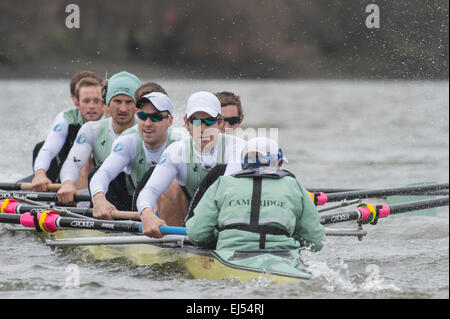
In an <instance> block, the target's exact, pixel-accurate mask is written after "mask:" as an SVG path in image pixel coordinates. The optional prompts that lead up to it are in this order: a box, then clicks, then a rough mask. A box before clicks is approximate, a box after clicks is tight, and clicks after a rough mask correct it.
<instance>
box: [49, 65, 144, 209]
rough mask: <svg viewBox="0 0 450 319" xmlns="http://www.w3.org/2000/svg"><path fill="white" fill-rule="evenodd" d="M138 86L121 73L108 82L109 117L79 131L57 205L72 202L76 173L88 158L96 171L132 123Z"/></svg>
mask: <svg viewBox="0 0 450 319" xmlns="http://www.w3.org/2000/svg"><path fill="white" fill-rule="evenodd" d="M140 85H141V81H140V80H139V79H138V78H137V77H136V76H135V75H133V74H131V73H128V72H125V71H123V72H120V73H117V74H115V75H113V76H112V77H111V78H110V79H109V80H108V86H107V89H106V92H104V99H105V101H104V102H105V104H106V105H107V108H108V113H109V115H110V117H109V118H106V119H103V120H100V121H92V122H88V123H86V124H84V125H83V126H82V127H81V128H80V130H79V132H78V135H77V138H76V140H75V143H74V145H73V147H72V148H71V150H70V152H69V155H68V157H67V160H66V161H65V163H64V165H63V167H62V169H61V182H62V187H61V189H60V190H59V191H58V193H57V196H58V201H59V202H61V203H64V204H69V203H72V202H73V195H75V194H77V189H76V187H75V183H76V182H77V178H78V173H79V171H80V169H81V168H82V167H83V166H84V164H85V163H86V162H87V161H88V159H89V158H90V157H92V158H93V161H94V165H95V168H94V169H96V168H98V167H100V166H101V164H102V163H103V162H104V161H105V159H106V158H107V157H108V155H109V154H110V153H111V146H112V143H113V141H114V140H115V139H116V138H117V137H118V136H119V135H120V134H121V133H122V132H124V131H125V130H127V129H129V128H130V127H132V126H133V125H134V124H135V123H136V119H135V113H136V111H137V109H136V101H135V97H134V93H135V91H136V89H137V88H138V87H139V86H140ZM119 209H120V208H119Z"/></svg>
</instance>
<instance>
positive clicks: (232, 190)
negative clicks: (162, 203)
mask: <svg viewBox="0 0 450 319" xmlns="http://www.w3.org/2000/svg"><path fill="white" fill-rule="evenodd" d="M284 161H286V158H285V157H284V156H283V152H282V151H281V149H280V148H279V147H278V144H277V143H276V142H275V141H273V140H271V139H268V138H265V137H257V138H254V139H252V140H250V141H248V144H247V146H246V147H245V148H244V150H243V152H242V163H241V165H242V171H240V172H238V173H236V174H233V175H232V176H221V177H219V178H218V179H217V181H216V182H215V183H214V184H212V185H211V186H210V187H209V188H208V190H207V191H206V192H205V194H204V195H203V197H202V199H201V200H200V202H199V203H198V205H197V207H196V208H195V209H194V216H193V217H192V218H190V219H189V220H188V221H187V222H186V231H187V235H188V237H189V239H190V240H192V241H193V242H194V244H196V245H199V246H203V247H208V248H212V249H218V250H221V249H222V250H258V249H271V250H279V249H290V250H297V249H298V248H299V247H302V246H309V247H310V248H311V249H312V250H314V251H317V250H320V249H321V248H322V246H323V244H324V241H325V231H324V228H323V226H322V225H321V224H320V217H319V214H318V212H317V209H316V206H315V205H314V203H313V201H312V199H311V197H310V196H309V194H308V192H307V191H306V190H305V189H304V188H303V186H301V185H300V183H299V182H298V181H297V180H296V179H295V176H294V175H293V174H292V173H290V172H288V171H286V170H281V165H282V163H283V162H284Z"/></svg>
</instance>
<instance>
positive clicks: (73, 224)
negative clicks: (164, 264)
mask: <svg viewBox="0 0 450 319" xmlns="http://www.w3.org/2000/svg"><path fill="white" fill-rule="evenodd" d="M3 212H5V213H6V211H3ZM0 222H1V223H10V224H20V225H22V226H24V227H28V228H35V229H36V231H38V232H47V233H55V232H57V231H58V230H61V229H67V228H72V229H91V230H101V231H118V232H130V233H142V224H141V223H140V222H134V221H109V220H100V219H82V218H71V217H61V216H60V215H59V214H58V213H57V212H55V211H51V210H47V211H43V212H32V213H30V212H27V213H24V214H21V215H17V214H8V213H6V214H0ZM160 231H161V233H162V234H165V235H186V228H184V227H174V226H160Z"/></svg>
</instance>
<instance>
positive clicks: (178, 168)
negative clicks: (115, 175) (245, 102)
mask: <svg viewBox="0 0 450 319" xmlns="http://www.w3.org/2000/svg"><path fill="white" fill-rule="evenodd" d="M220 116H221V106H220V102H219V99H218V98H217V97H216V96H215V95H214V94H212V93H210V92H204V91H202V92H197V93H194V94H193V95H192V96H191V97H190V98H189V99H188V102H187V107H186V115H185V117H184V122H185V126H186V128H187V129H188V131H189V133H190V136H189V137H188V138H185V139H183V140H181V141H178V142H175V143H173V144H172V145H170V146H169V147H168V148H167V149H166V150H165V151H164V152H163V154H162V155H161V159H160V161H159V163H158V165H156V167H155V170H154V171H153V174H152V176H151V177H150V179H149V180H148V182H147V184H146V185H145V187H144V188H143V189H142V190H141V192H140V194H139V196H138V199H137V208H138V211H139V213H140V214H141V220H142V229H143V233H144V234H145V235H147V236H151V237H157V238H160V237H162V234H161V232H160V231H159V226H161V225H167V224H169V225H170V226H181V225H182V224H183V222H184V219H185V217H186V211H178V212H173V211H164V210H163V209H161V206H164V205H161V204H160V203H159V202H158V200H159V199H160V195H161V194H162V193H163V192H164V191H166V189H167V188H168V187H169V185H170V184H171V182H172V180H173V179H174V178H176V179H177V181H178V184H179V185H180V186H181V187H183V188H184V190H185V193H186V194H187V197H192V196H194V193H195V192H196V191H197V187H198V186H199V184H200V183H201V182H202V180H203V179H204V178H205V177H206V176H207V175H208V172H209V171H210V170H211V169H212V168H213V167H215V166H216V165H218V164H226V165H227V169H226V170H225V173H224V174H225V175H229V174H232V173H234V172H237V171H239V170H240V169H241V168H240V155H241V151H242V149H243V147H244V146H245V143H246V142H245V141H244V140H242V139H240V138H238V137H236V136H233V135H228V134H222V133H220V131H219V123H218V122H219V120H220ZM187 200H188V201H190V198H187ZM156 207H158V215H156ZM169 214H171V215H173V214H177V216H176V217H174V216H169ZM169 218H170V219H171V220H175V219H176V220H177V223H176V224H172V223H169V221H168V219H169Z"/></svg>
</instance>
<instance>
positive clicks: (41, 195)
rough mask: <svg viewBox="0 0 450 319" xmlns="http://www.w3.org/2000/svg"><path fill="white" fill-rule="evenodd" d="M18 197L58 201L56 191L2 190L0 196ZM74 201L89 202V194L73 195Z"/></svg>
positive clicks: (4, 197)
mask: <svg viewBox="0 0 450 319" xmlns="http://www.w3.org/2000/svg"><path fill="white" fill-rule="evenodd" d="M14 197H20V198H25V199H31V200H34V201H42V202H58V197H57V196H56V193H51V192H44V193H37V192H2V198H3V199H6V198H14ZM73 198H74V201H75V202H89V201H91V196H89V195H74V196H73Z"/></svg>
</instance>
